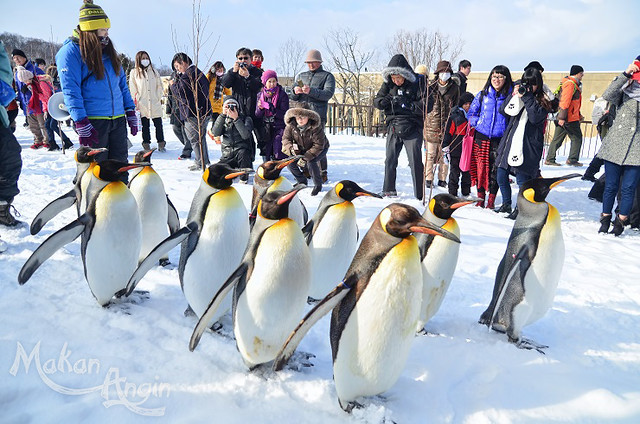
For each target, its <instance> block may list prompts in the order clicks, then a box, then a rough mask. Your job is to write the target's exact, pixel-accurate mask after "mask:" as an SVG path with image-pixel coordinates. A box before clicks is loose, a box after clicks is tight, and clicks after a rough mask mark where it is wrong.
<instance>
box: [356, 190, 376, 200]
mask: <svg viewBox="0 0 640 424" xmlns="http://www.w3.org/2000/svg"><path fill="white" fill-rule="evenodd" d="M356 196H358V197H360V196H369V197H376V198H378V199H382V196H380V195H379V194H377V193H372V192H370V191H366V190H363V191H358V192H356Z"/></svg>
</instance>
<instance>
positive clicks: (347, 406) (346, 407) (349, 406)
mask: <svg viewBox="0 0 640 424" xmlns="http://www.w3.org/2000/svg"><path fill="white" fill-rule="evenodd" d="M338 403H339V404H340V408H342V410H343V411H344V412H346V413H347V414H350V413H351V411H353V409H354V408H356V409H362V408H364V405H363V404H361V403H358V402H356V401H352V402H343V401H342V400H341V399H338Z"/></svg>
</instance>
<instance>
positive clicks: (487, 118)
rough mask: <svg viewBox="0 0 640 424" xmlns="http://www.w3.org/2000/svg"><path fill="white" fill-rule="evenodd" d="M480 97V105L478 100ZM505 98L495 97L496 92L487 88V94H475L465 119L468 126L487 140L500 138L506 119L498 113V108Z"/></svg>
mask: <svg viewBox="0 0 640 424" xmlns="http://www.w3.org/2000/svg"><path fill="white" fill-rule="evenodd" d="M481 97H482V104H480V98H481ZM506 98H507V96H500V97H496V90H495V89H494V88H493V87H489V90H488V92H487V94H484V95H483V94H482V91H481V92H479V93H478V94H476V97H475V98H474V99H473V102H472V103H471V107H470V108H469V112H468V113H467V117H468V118H469V126H471V127H472V128H475V129H476V131H478V132H479V133H482V134H484V135H486V136H487V137H489V138H493V137H502V134H504V130H505V129H506V128H507V123H508V119H507V117H506V116H504V115H503V114H501V113H500V106H501V105H502V102H504V100H505V99H506Z"/></svg>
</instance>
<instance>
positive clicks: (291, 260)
mask: <svg viewBox="0 0 640 424" xmlns="http://www.w3.org/2000/svg"><path fill="white" fill-rule="evenodd" d="M310 265H311V259H310V255H309V248H308V246H307V244H306V243H305V240H304V237H303V236H302V231H300V227H299V226H298V225H297V224H296V223H295V222H294V221H293V220H291V219H282V220H280V221H278V222H277V223H276V224H274V225H272V226H271V227H270V228H269V229H267V230H266V231H265V233H264V235H263V236H262V239H261V241H260V245H259V247H258V249H257V251H256V253H255V258H254V267H253V272H252V274H251V276H250V278H249V280H248V281H247V284H246V287H245V289H244V291H243V292H242V294H241V295H240V296H239V298H238V300H237V304H236V310H235V322H234V332H235V336H236V343H237V345H238V350H239V351H240V353H241V354H242V357H243V359H244V361H245V363H247V364H248V365H250V366H253V365H258V364H263V363H266V362H269V361H272V360H273V359H275V357H276V355H277V354H278V351H279V350H280V348H281V347H282V345H283V344H284V342H285V341H286V340H287V337H289V334H291V331H293V329H294V328H295V327H296V325H297V324H298V322H300V319H301V318H302V315H303V312H304V306H305V305H306V300H307V294H308V292H309V283H310Z"/></svg>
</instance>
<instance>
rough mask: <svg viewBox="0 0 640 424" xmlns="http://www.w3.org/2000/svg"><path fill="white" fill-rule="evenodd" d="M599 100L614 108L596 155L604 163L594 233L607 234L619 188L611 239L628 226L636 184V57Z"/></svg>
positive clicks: (639, 75)
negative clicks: (611, 122) (598, 217)
mask: <svg viewBox="0 0 640 424" xmlns="http://www.w3.org/2000/svg"><path fill="white" fill-rule="evenodd" d="M602 97H604V98H605V100H607V101H608V102H609V103H610V104H612V105H616V116H615V118H614V120H613V125H611V128H609V130H608V131H607V135H605V137H604V140H602V146H601V147H600V151H599V152H598V157H599V158H600V159H602V160H604V170H605V186H604V193H603V196H602V214H601V215H600V229H599V230H598V232H601V233H606V232H608V231H609V226H610V225H611V211H612V209H613V202H614V200H615V198H616V194H617V193H618V187H620V200H619V203H618V207H619V209H618V213H617V216H616V219H615V221H614V223H613V230H612V232H613V234H614V235H615V236H619V235H620V234H622V232H623V231H624V227H625V226H626V225H628V224H629V214H630V212H631V207H632V205H633V198H634V195H635V192H636V186H637V185H638V182H639V181H640V55H639V56H638V57H636V59H635V60H634V61H633V62H632V63H631V64H629V66H627V69H626V70H625V71H624V72H623V73H622V74H620V75H619V76H618V77H617V78H616V79H614V80H613V82H612V83H611V85H609V87H608V88H607V89H606V90H605V92H604V93H603V94H602Z"/></svg>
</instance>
